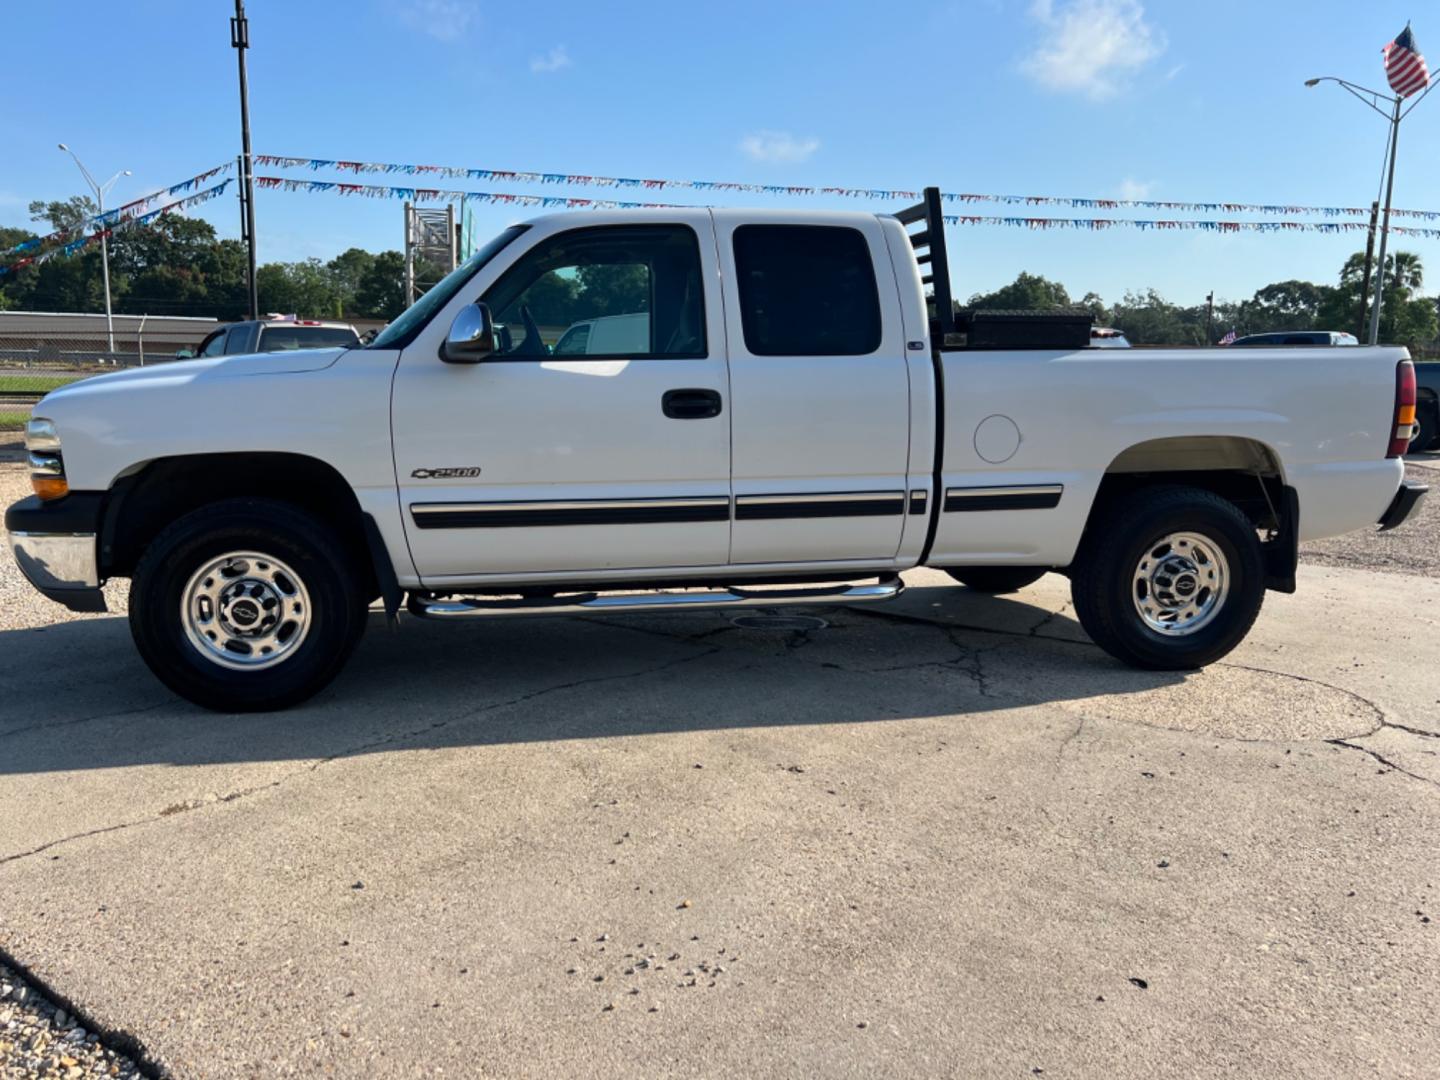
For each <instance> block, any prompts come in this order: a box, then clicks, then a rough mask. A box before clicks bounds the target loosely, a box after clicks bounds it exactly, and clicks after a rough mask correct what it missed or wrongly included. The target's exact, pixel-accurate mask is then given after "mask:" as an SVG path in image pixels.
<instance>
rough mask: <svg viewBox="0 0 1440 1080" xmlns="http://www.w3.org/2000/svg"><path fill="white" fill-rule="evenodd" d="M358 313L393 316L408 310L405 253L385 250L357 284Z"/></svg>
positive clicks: (371, 316) (355, 312)
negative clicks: (406, 307) (406, 302)
mask: <svg viewBox="0 0 1440 1080" xmlns="http://www.w3.org/2000/svg"><path fill="white" fill-rule="evenodd" d="M354 303H355V311H354V314H356V315H358V316H364V317H368V318H372V319H387V320H388V319H393V318H395V316H396V315H399V314H400V313H401V312H402V311H404V310H405V256H404V255H402V254H401V253H400V252H398V251H382V252H380V254H379V255H376V256H375V258H374V260H373V261H372V262H371V263H370V266H369V267H368V268H367V269H366V270H365V272H364V273H362V274H361V275H360V279H359V281H358V282H356V285H355V300H354Z"/></svg>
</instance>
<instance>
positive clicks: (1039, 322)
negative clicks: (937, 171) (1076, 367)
mask: <svg viewBox="0 0 1440 1080" xmlns="http://www.w3.org/2000/svg"><path fill="white" fill-rule="evenodd" d="M895 217H896V218H898V219H899V221H900V223H901V224H902V225H904V226H905V233H906V235H907V236H909V237H910V246H911V247H912V248H914V249H915V261H916V262H918V263H919V264H920V281H921V283H922V284H923V285H928V286H929V287H930V288H929V292H928V293H927V295H926V302H927V304H928V305H929V308H930V340H931V341H932V342H933V343H934V345H935V347H936V348H939V349H1084V348H1087V347H1089V345H1090V327H1091V324H1092V323H1093V322H1094V316H1093V315H1092V314H1091V313H1090V312H1088V311H1085V310H1072V309H1057V310H1053V311H986V310H978V311H977V310H974V309H970V308H966V309H963V310H960V311H956V310H955V298H954V297H953V296H952V295H951V293H950V257H949V253H948V252H947V250H946V247H945V216H944V213H943V211H942V209H941V205H940V189H939V188H933V187H927V188H926V189H925V193H924V198H923V199H922V200H921V201H920V202H918V203H916V204H915V205H914V206H909V207H906V208H905V209H904V210H901V211H900V212H899V213H897V214H896V215H895ZM913 225H920V226H921V228H920V229H918V230H914V231H912V229H911V226H913Z"/></svg>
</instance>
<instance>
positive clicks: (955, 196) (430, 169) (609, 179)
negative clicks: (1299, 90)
mask: <svg viewBox="0 0 1440 1080" xmlns="http://www.w3.org/2000/svg"><path fill="white" fill-rule="evenodd" d="M255 163H256V164H257V165H260V166H263V167H270V168H277V169H310V170H311V171H312V172H320V171H323V170H334V171H338V172H351V173H355V174H357V175H359V174H362V173H366V174H376V173H388V174H392V175H393V174H397V173H398V174H405V175H410V176H427V175H428V176H437V177H443V178H445V179H451V180H455V179H466V180H492V181H500V182H502V183H524V184H553V185H557V186H564V187H605V188H630V189H642V190H649V191H660V190H663V189H666V188H673V189H683V190H689V191H743V192H749V193H751V194H758V195H806V196H815V195H822V196H824V195H829V196H843V197H845V198H853V199H867V200H870V201H872V202H879V201H891V200H895V199H904V200H905V201H907V202H915V201H918V200H919V199H920V197H921V194H920V192H918V191H906V190H901V189H891V188H852V187H817V186H814V185H809V184H753V183H733V182H729V181H722V180H657V179H644V178H641V177H624V176H594V175H591V174H589V173H559V172H535V171H517V170H512V169H473V168H462V167H459V166H453V165H403V164H396V163H394V162H375V161H342V160H340V159H337V158H307V157H283V156H280V155H278V154H256V155H255ZM940 197H941V198H942V199H944V200H945V201H946V202H952V203H1003V204H1009V205H1012V206H1068V207H1072V208H1076V209H1096V210H1117V209H1125V210H1179V211H1183V212H1186V213H1206V214H1213V213H1226V214H1239V213H1243V214H1272V215H1278V216H1280V217H1296V216H1301V215H1309V216H1316V215H1319V216H1323V217H1365V216H1367V215H1368V214H1369V213H1370V208H1369V207H1359V206H1291V205H1279V204H1268V203H1240V202H1177V201H1173V200H1163V199H1095V198H1073V197H1066V196H1058V195H987V194H977V193H972V192H944V193H942V194H941V196H940ZM1390 213H1391V214H1392V215H1397V216H1401V217H1417V218H1424V219H1425V220H1427V221H1434V220H1437V219H1440V210H1401V209H1392V210H1391V211H1390Z"/></svg>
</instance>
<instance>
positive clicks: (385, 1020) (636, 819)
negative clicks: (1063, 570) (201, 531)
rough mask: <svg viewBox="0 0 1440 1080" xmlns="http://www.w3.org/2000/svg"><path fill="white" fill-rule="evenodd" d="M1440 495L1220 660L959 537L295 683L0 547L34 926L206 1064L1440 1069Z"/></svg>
mask: <svg viewBox="0 0 1440 1080" xmlns="http://www.w3.org/2000/svg"><path fill="white" fill-rule="evenodd" d="M1437 463H1440V462H1436V461H1435V456H1434V455H1432V456H1431V461H1430V462H1429V463H1427V462H1415V463H1413V465H1414V468H1415V469H1416V470H1417V471H1419V472H1422V473H1424V474H1425V475H1428V476H1429V477H1430V478H1432V479H1433V480H1435V481H1440V469H1435V468H1434V467H1433V465H1434V464H1437ZM23 488H24V477H23V474H22V472H21V471H20V466H18V465H16V464H9V465H6V464H0V502H8V501H10V500H12V499H14V498H16V497H18V495H19V494H21V493H22V491H23ZM1435 503H1440V500H1434V501H1433V502H1432V505H1430V506H1429V507H1427V508H1426V511H1425V518H1424V519H1423V520H1422V521H1419V522H1416V523H1413V524H1412V525H1409V526H1407V527H1406V529H1405V530H1401V531H1400V532H1397V533H1394V534H1389V535H1388V536H1386V537H1383V538H1376V537H1373V536H1367V537H1362V538H1360V539H1355V540H1346V541H1339V542H1332V543H1330V544H1327V545H1317V546H1315V548H1314V549H1313V550H1310V551H1307V553H1306V558H1305V565H1303V566H1302V568H1301V575H1300V591H1299V593H1298V594H1296V595H1294V596H1281V595H1276V594H1271V595H1270V597H1269V598H1268V599H1267V601H1266V606H1265V610H1264V612H1263V613H1262V615H1261V617H1260V620H1259V622H1258V624H1257V626H1256V628H1255V631H1254V633H1253V634H1252V636H1251V638H1250V640H1249V641H1247V643H1246V644H1245V645H1244V646H1243V647H1242V648H1241V649H1240V650H1238V651H1237V652H1236V653H1235V654H1233V655H1232V656H1231V657H1230V658H1229V659H1228V660H1227V661H1226V662H1224V663H1222V664H1219V665H1216V666H1214V667H1212V668H1210V669H1208V670H1206V671H1203V672H1199V673H1193V674H1154V673H1142V672H1135V671H1131V670H1128V669H1126V668H1123V667H1121V666H1119V665H1118V664H1117V663H1116V662H1114V661H1112V660H1110V659H1109V658H1108V657H1106V656H1105V655H1104V654H1102V653H1101V652H1100V651H1099V650H1098V649H1096V648H1094V647H1093V646H1092V645H1090V644H1089V642H1088V641H1087V640H1086V638H1085V636H1084V634H1083V633H1082V632H1081V630H1080V629H1079V627H1078V626H1077V625H1076V623H1075V622H1074V620H1073V618H1072V617H1071V615H1070V611H1069V607H1068V589H1067V583H1066V582H1065V581H1064V579H1062V578H1060V577H1058V576H1055V575H1050V576H1048V577H1046V578H1044V579H1042V581H1041V582H1040V583H1038V584H1037V585H1035V586H1033V587H1031V588H1029V589H1026V590H1025V591H1023V592H1022V593H1019V594H1017V595H1015V596H1014V597H1009V598H991V597H982V596H977V595H975V594H972V593H970V592H968V591H967V590H964V589H960V588H958V587H954V586H952V585H951V583H950V581H949V579H948V578H947V577H945V576H944V575H941V574H937V573H933V572H917V573H914V574H910V575H907V580H908V581H909V582H910V585H911V588H910V589H909V591H908V592H907V593H906V595H905V596H904V598H903V599H902V600H901V601H899V602H897V603H896V604H894V605H892V606H890V607H888V608H882V609H872V610H867V611H860V610H843V609H831V610H828V611H824V612H821V613H820V614H822V615H823V617H824V618H825V619H826V620H827V621H828V623H829V625H828V626H827V627H826V628H824V629H821V630H814V631H809V632H806V631H794V630H756V629H742V628H739V627H736V626H734V625H733V624H732V623H731V622H730V621H729V620H728V619H726V618H724V617H722V616H720V615H717V614H702V613H692V614H688V615H676V616H668V615H667V616H663V617H661V616H656V617H631V618H626V619H614V620H606V619H600V618H585V619H555V620H537V621H523V622H505V623H489V624H470V625H463V626H440V625H433V624H425V623H419V622H416V621H413V620H411V621H408V622H406V623H405V624H404V625H403V626H402V628H401V629H400V630H399V631H398V632H393V633H392V632H389V631H387V629H386V628H385V626H384V625H383V623H382V622H381V621H380V620H379V619H378V618H377V619H376V621H375V622H374V624H373V625H372V627H371V629H370V633H369V635H368V636H367V638H366V640H365V642H364V643H363V644H362V646H361V648H360V651H359V653H358V655H357V656H356V658H355V660H354V661H353V662H352V663H351V665H350V667H349V669H348V671H347V672H346V673H345V674H344V675H343V676H342V678H341V679H340V680H339V681H338V682H337V683H336V684H335V685H334V686H333V687H332V688H331V689H329V690H328V691H326V692H325V693H324V694H323V695H322V696H321V697H320V698H318V699H317V700H315V701H314V702H312V703H310V704H308V705H306V706H305V707H302V708H299V709H296V710H293V711H291V712H286V713H280V714H275V715H262V716H218V715H213V714H209V713H205V712H201V711H199V710H197V709H195V708H193V707H191V706H189V705H187V704H185V703H184V702H181V701H179V700H178V699H176V698H175V697H173V696H172V695H170V694H169V693H168V692H167V691H166V690H165V689H164V688H163V687H161V686H160V685H159V684H158V683H157V682H156V681H155V680H154V679H153V678H152V677H151V676H150V675H149V673H148V672H147V671H146V670H145V669H144V667H143V665H142V664H141V662H140V660H139V659H138V657H137V656H136V654H135V652H134V650H133V648H132V646H131V644H130V640H129V635H128V632H127V629H126V626H125V620H124V618H123V606H121V605H123V585H124V583H119V584H120V587H119V588H116V587H114V586H112V600H113V601H114V602H115V603H114V611H113V612H112V614H110V615H107V616H102V617H85V618H78V617H67V614H66V613H65V612H63V611H61V610H60V609H59V608H57V607H55V606H53V605H50V604H48V603H47V602H45V601H43V600H41V599H39V598H38V597H35V596H34V594H33V593H31V592H30V591H29V590H28V588H27V587H26V586H25V585H24V584H23V582H21V581H19V580H18V576H17V573H16V570H15V568H14V565H13V563H12V562H11V561H10V560H9V558H8V556H5V557H0V617H3V620H4V621H3V624H0V627H3V628H0V953H3V954H4V955H3V957H0V959H3V958H8V960H9V961H13V963H14V965H16V966H17V967H19V968H23V969H24V970H25V971H28V972H29V973H30V974H31V975H32V976H33V977H34V979H35V981H36V985H37V986H39V987H42V988H44V989H45V990H46V991H47V992H49V993H51V994H53V995H56V996H58V997H59V998H63V999H64V1001H65V1003H66V1004H67V1006H68V1007H71V1011H75V1010H78V1011H79V1012H80V1014H81V1017H82V1020H83V1022H84V1023H85V1024H87V1025H90V1026H91V1027H92V1028H99V1029H103V1030H104V1031H106V1032H107V1038H109V1039H111V1040H112V1041H113V1040H120V1043H122V1044H123V1045H125V1046H128V1047H129V1048H130V1049H131V1050H132V1051H133V1053H134V1055H135V1056H136V1057H137V1058H139V1059H140V1060H141V1061H142V1062H143V1063H144V1064H145V1065H146V1067H147V1068H151V1069H156V1070H163V1071H168V1072H171V1073H173V1074H174V1075H176V1076H184V1077H212V1076H262V1075H263V1076H269V1075H301V1074H304V1075H309V1074H324V1075H336V1076H367V1075H376V1076H381V1075H383V1076H428V1075H440V1074H444V1075H450V1076H471V1075H474V1076H532V1075H533V1076H546V1077H555V1076H563V1077H572V1076H574V1077H588V1076H594V1077H616V1076H647V1077H654V1076H744V1077H766V1076H796V1075H804V1076H867V1077H875V1076H895V1077H915V1076H986V1077H990V1076H1036V1075H1042V1074H1043V1075H1044V1076H1046V1077H1052V1076H1084V1077H1115V1076H1136V1077H1139V1076H1145V1077H1156V1076H1159V1077H1172V1076H1173V1077H1193V1076H1197V1075H1206V1076H1213V1075H1222V1074H1225V1075H1251V1076H1254V1075H1262V1076H1357V1075H1376V1076H1416V1077H1419V1076H1434V1075H1435V1072H1436V1064H1435V1063H1436V1061H1437V1060H1440V1027H1437V1025H1436V1023H1435V1000H1434V999H1435V992H1436V988H1437V987H1440V860H1437V857H1436V851H1437V840H1436V838H1437V835H1440V505H1435ZM0 1007H3V1006H0ZM0 1035H3V1032H0ZM3 1060H4V1059H3V1057H0V1062H3ZM61 1074H62V1075H63V1070H61Z"/></svg>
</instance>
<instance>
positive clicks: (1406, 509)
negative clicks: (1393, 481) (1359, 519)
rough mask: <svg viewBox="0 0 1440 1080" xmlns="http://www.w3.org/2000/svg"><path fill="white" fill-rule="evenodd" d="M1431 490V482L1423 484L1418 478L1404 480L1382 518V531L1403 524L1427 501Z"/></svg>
mask: <svg viewBox="0 0 1440 1080" xmlns="http://www.w3.org/2000/svg"><path fill="white" fill-rule="evenodd" d="M1429 491H1430V485H1429V484H1422V483H1420V482H1419V481H1418V480H1402V481H1401V482H1400V490H1399V491H1397V492H1395V498H1393V499H1391V500H1390V506H1389V508H1388V509H1387V510H1386V511H1385V515H1384V517H1382V518H1381V519H1380V531H1381V532H1385V531H1387V530H1389V529H1393V528H1395V527H1396V526H1398V525H1403V524H1404V523H1405V519H1406V518H1408V517H1409V516H1410V515H1411V514H1413V513H1414V512H1415V508H1416V507H1417V506H1419V505H1420V504H1421V503H1422V502H1424V501H1425V496H1426V495H1427V494H1428V493H1429Z"/></svg>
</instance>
